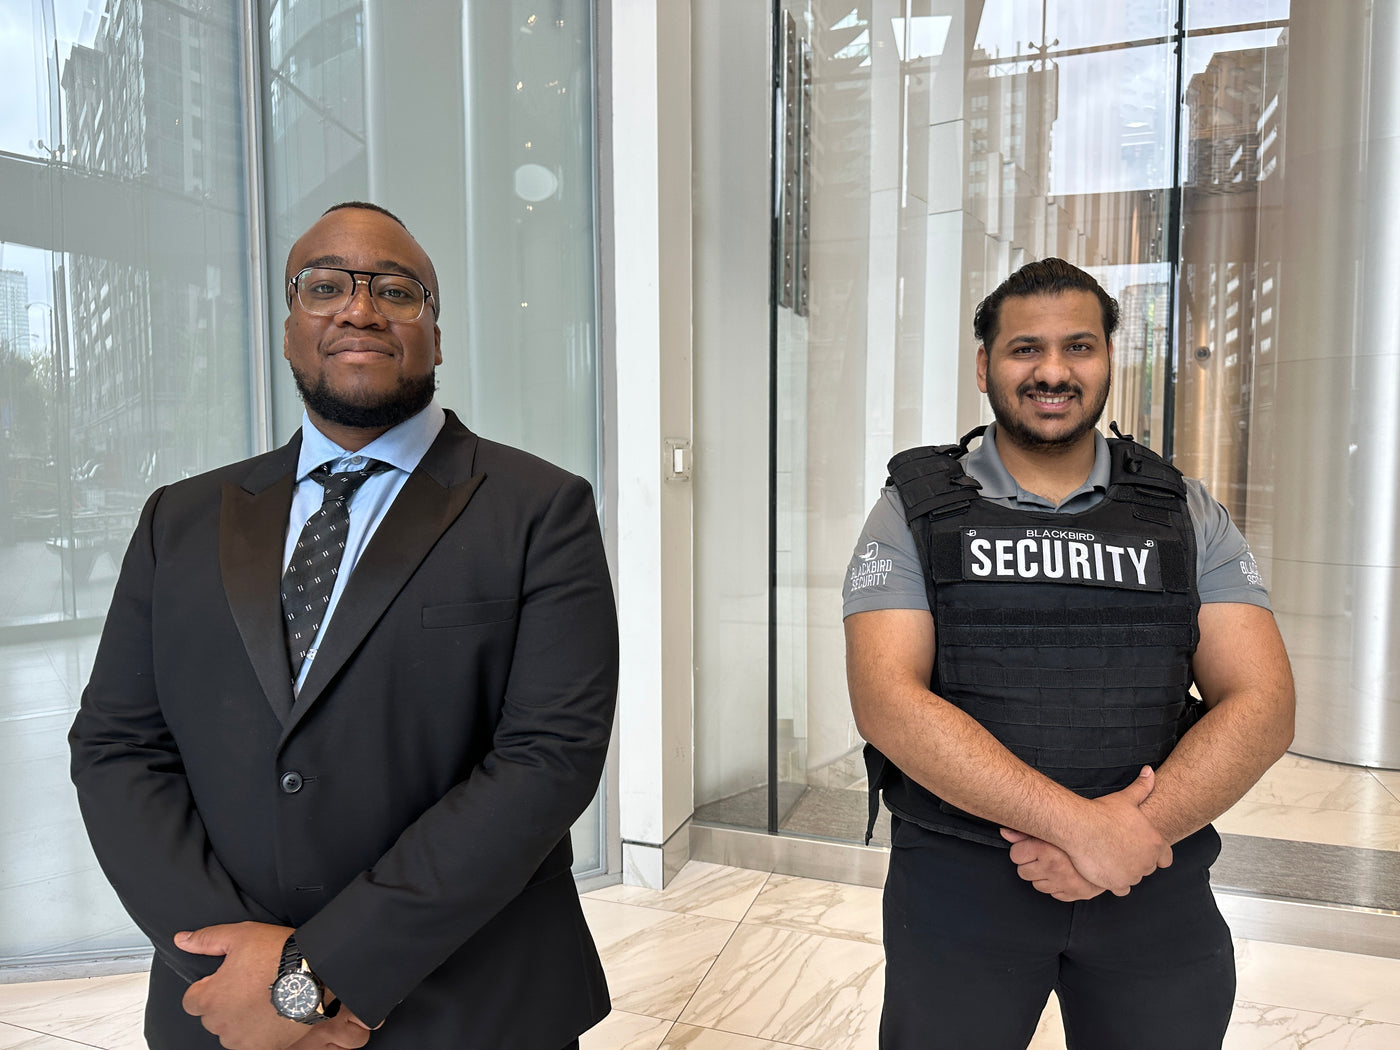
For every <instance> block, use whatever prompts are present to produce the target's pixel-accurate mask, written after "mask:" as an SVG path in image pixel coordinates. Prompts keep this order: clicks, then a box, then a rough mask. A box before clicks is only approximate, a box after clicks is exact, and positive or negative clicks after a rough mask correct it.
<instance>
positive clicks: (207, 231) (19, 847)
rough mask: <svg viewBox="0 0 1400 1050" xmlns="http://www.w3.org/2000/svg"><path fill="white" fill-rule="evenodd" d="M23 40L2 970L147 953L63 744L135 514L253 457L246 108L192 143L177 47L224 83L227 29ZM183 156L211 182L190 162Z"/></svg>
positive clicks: (79, 12)
mask: <svg viewBox="0 0 1400 1050" xmlns="http://www.w3.org/2000/svg"><path fill="white" fill-rule="evenodd" d="M17 6H19V5H9V7H10V9H11V11H13V9H15V8H16V7H17ZM23 6H24V8H25V10H29V5H23ZM99 13H101V15H102V17H98V14H99ZM9 17H14V16H13V14H9ZM20 28H21V31H22V32H24V31H27V33H28V36H27V37H21V35H20V34H15V35H14V36H12V37H11V36H7V37H6V40H7V41H10V40H19V39H23V40H24V42H25V49H23V50H19V51H17V52H16V53H15V54H13V55H11V56H9V59H12V61H11V60H6V68H7V70H8V71H9V74H10V75H9V77H8V80H7V83H8V84H9V85H10V86H11V87H12V89H13V94H12V95H11V96H10V100H11V103H12V104H9V105H7V106H6V116H5V119H4V120H3V121H0V151H3V152H0V201H3V202H5V203H3V204H0V207H3V208H4V209H5V220H6V230H7V231H8V232H7V236H8V237H9V240H7V241H6V242H4V243H0V578H3V579H4V580H5V581H6V586H5V587H4V588H3V597H2V598H0V666H3V668H4V672H5V674H4V677H3V679H0V721H4V722H5V723H6V724H7V726H8V727H9V728H8V729H7V731H6V732H5V733H4V734H3V736H0V781H3V783H4V791H5V799H6V805H5V806H4V808H3V810H0V856H3V857H4V858H5V863H4V864H3V865H0V962H16V961H22V962H25V963H29V964H34V963H41V962H43V961H45V960H46V959H51V958H55V957H60V956H62V957H68V958H71V957H75V956H76V957H82V956H84V955H87V954H96V955H110V954H119V953H121V952H124V951H139V950H141V947H142V945H143V938H142V937H141V935H140V933H139V932H138V931H137V930H136V929H135V928H134V927H133V926H132V925H131V924H130V923H129V921H128V920H127V919H126V916H125V913H124V912H123V911H122V908H121V906H120V904H119V903H118V902H117V900H116V897H115V896H114V895H113V893H112V891H111V890H110V889H109V888H108V886H107V882H106V879H105V878H104V877H103V876H102V873H101V872H100V871H99V870H98V868H97V864H96V862H95V860H94V859H93V857H92V855H91V853H90V852H89V849H88V845H87V837H86V835H85V833H84V831H83V827H82V823H81V821H80V820H79V817H78V813H77V805H76V802H75V800H74V798H73V792H72V788H71V786H70V785H69V783H68V776H67V757H66V750H67V749H66V742H65V734H66V732H67V729H68V725H69V723H71V721H72V718H73V713H74V711H75V710H76V707H77V703H78V697H79V693H80V691H81V689H82V687H83V685H84V684H85V682H86V677H87V673H88V671H89V669H90V667H91V661H92V655H93V652H94V650H95V647H96V641H97V634H98V632H99V631H100V630H101V626H102V620H103V617H104V616H105V614H106V610H107V605H108V603H109V601H110V599H111V593H112V587H113V584H114V582H115V580H116V574H117V569H118V565H119V562H120V560H121V557H122V552H123V550H124V549H125V547H126V542H127V538H128V537H129V536H130V534H131V530H132V528H133V526H134V524H135V521H136V516H137V513H138V512H139V510H140V508H141V505H142V503H143V502H144V501H145V499H146V497H147V496H148V495H149V494H150V492H151V491H152V490H153V489H154V488H155V487H156V486H158V485H161V484H165V483H167V482H170V481H174V480H176V479H178V478H180V477H183V476H186V475H189V474H193V473H196V472H198V471H202V470H205V469H207V468H209V467H213V466H216V465H218V464H220V463H225V462H228V461H230V460H234V459H239V458H241V457H243V456H246V455H248V454H249V453H250V452H251V451H252V450H253V447H254V443H255V439H254V435H253V425H252V411H251V401H250V388H251V383H250V378H249V362H250V357H249V351H248V347H249V340H250V327H249V316H250V310H249V297H248V287H249V283H248V282H249V276H250V275H249V273H248V258H249V247H248V239H247V234H246V231H247V229H248V216H247V211H246V194H245V189H244V185H243V179H242V172H243V171H244V164H245V155H244V148H243V138H242V128H243V120H244V113H243V111H242V107H241V105H240V104H239V101H238V97H237V95H236V94H234V93H233V92H229V93H226V94H224V95H222V96H221V97H219V98H218V99H217V100H214V101H213V102H211V106H217V107H218V111H217V112H214V111H213V110H212V109H211V108H210V106H206V108H205V115H206V116H208V117H211V118H212V119H211V120H210V122H209V124H208V125H207V126H206V127H205V128H204V129H200V128H199V126H198V122H197V119H196V118H193V116H192V113H191V108H190V106H191V103H190V101H188V100H191V99H193V98H195V97H196V96H195V94H194V93H193V91H192V90H191V88H192V85H191V84H190V83H189V76H190V71H189V69H188V67H187V66H186V65H185V64H184V61H183V60H184V56H185V54H186V53H187V52H186V50H185V49H184V48H182V47H181V46H180V41H181V40H187V41H190V42H191V44H192V45H193V44H194V43H196V42H197V43H198V46H199V53H200V55H201V56H202V60H203V62H204V63H205V68H207V69H208V70H209V71H210V73H211V75H214V76H217V77H219V78H221V79H223V80H225V81H226V82H229V83H235V84H236V83H237V79H238V64H237V63H238V54H239V39H240V35H239V29H238V26H237V25H236V24H235V23H234V22H232V21H230V20H229V19H228V18H227V16H224V15H221V14H219V13H217V12H215V11H214V9H213V8H211V7H205V8H201V9H200V10H199V11H194V10H190V11H184V10H181V9H177V8H171V7H170V6H169V5H154V4H149V3H142V2H140V0H116V2H114V3H111V4H108V5H107V7H106V10H105V13H103V12H94V10H93V9H92V7H91V5H76V4H35V5H33V14H32V20H30V21H28V24H25V21H23V20H21V22H20ZM17 100H20V101H18V102H17ZM196 138H201V139H202V142H201V149H202V151H203V156H205V157H206V158H207V159H208V160H209V162H210V163H211V165H213V166H214V167H215V168H216V169H217V170H218V171H219V172H220V176H219V177H218V178H217V179H215V180H213V181H212V182H206V181H205V180H204V179H203V177H202V176H203V172H202V171H201V170H200V168H199V167H198V166H197V165H195V164H191V163H187V162H186V160H185V158H186V157H187V156H191V157H192V156H195V155H197V154H195V153H194V152H192V151H193V145H194V140H195V139H196ZM19 202H24V204H23V205H21V204H20V203H19Z"/></svg>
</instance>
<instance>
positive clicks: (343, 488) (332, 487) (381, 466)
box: [309, 459, 389, 503]
mask: <svg viewBox="0 0 1400 1050" xmlns="http://www.w3.org/2000/svg"><path fill="white" fill-rule="evenodd" d="M388 469H389V464H388V463H381V462H380V461H379V460H377V459H367V460H365V465H364V467H363V468H362V469H360V470H346V471H342V472H340V473H338V474H332V473H331V469H330V466H329V465H328V464H322V465H321V466H319V467H317V468H316V469H315V470H313V471H312V472H311V474H310V475H309V476H310V478H311V480H312V481H314V482H316V483H317V484H318V485H320V486H321V487H322V488H323V489H325V496H324V498H323V499H322V503H329V502H331V501H332V500H348V499H349V498H350V497H351V496H352V495H354V493H355V490H356V489H358V488H359V487H360V486H361V485H363V484H364V483H365V482H366V481H368V480H369V479H370V478H371V477H372V476H373V475H375V474H378V473H380V472H381V471H385V470H388Z"/></svg>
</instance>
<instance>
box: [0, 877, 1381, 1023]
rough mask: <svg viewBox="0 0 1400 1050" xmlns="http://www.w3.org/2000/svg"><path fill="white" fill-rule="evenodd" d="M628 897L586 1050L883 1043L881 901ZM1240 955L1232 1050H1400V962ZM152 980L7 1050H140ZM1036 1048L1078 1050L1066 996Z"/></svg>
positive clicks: (59, 1009) (598, 933)
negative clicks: (707, 911) (607, 993)
mask: <svg viewBox="0 0 1400 1050" xmlns="http://www.w3.org/2000/svg"><path fill="white" fill-rule="evenodd" d="M755 887H756V888H755ZM750 894H752V897H751V900H752V903H751V904H750V905H749V906H748V908H747V910H746V911H745V912H744V913H743V916H742V918H741V919H740V920H738V921H735V920H730V919H721V918H714V917H711V916H708V915H703V914H699V913H698V912H696V911H686V910H683V909H685V908H687V907H692V906H698V907H701V908H717V909H718V910H720V911H721V912H723V913H725V914H732V913H733V909H734V908H735V904H734V900H735V899H736V898H738V897H747V896H748V895H750ZM617 896H618V889H617V887H608V888H606V889H603V890H598V891H595V892H593V893H590V894H588V895H586V896H585V898H584V911H585V914H586V915H587V916H588V921H589V925H590V927H591V928H592V930H593V932H594V936H595V938H596V940H597V942H598V945H599V949H600V951H601V953H602V955H603V965H604V967H605V969H606V970H607V973H608V982H609V985H610V987H611V989H612V992H613V1006H614V1009H613V1012H612V1014H611V1015H610V1016H609V1017H607V1018H606V1019H605V1020H604V1021H603V1022H602V1023H601V1024H599V1025H598V1026H597V1027H596V1028H595V1029H593V1031H591V1032H588V1033H586V1034H585V1035H584V1037H583V1038H582V1040H581V1047H582V1050H682V1048H684V1050H848V1048H849V1050H871V1048H873V1047H874V1046H875V1045H876V1041H877V1032H878V1025H879V1010H880V998H881V994H882V989H883V970H884V960H883V953H882V952H881V949H880V946H879V944H878V936H877V937H875V938H874V939H873V940H872V939H871V930H872V929H874V930H876V931H878V907H877V905H878V891H874V890H865V889H862V888H860V887H852V886H844V885H840V884H836V883H826V882H819V881H816V880H811V879H798V878H794V877H791V876H784V875H769V874H766V873H762V872H745V871H740V870H738V869H733V868H723V867H719V866H717V865H698V864H692V865H690V866H688V867H687V868H686V869H685V870H684V871H683V872H682V874H681V875H680V876H679V877H678V878H677V880H676V882H675V883H673V885H672V887H670V888H669V890H668V891H667V892H663V893H661V894H657V895H653V896H650V897H649V896H646V895H645V894H642V893H641V892H640V891H639V892H638V893H636V894H631V895H630V896H631V899H633V900H644V901H648V902H649V903H647V904H637V903H624V902H622V901H619V900H616V899H612V898H614V897H617ZM661 904H666V905H669V906H670V907H669V908H668V907H662V906H660V905H661ZM1236 957H1237V965H1238V971H1239V989H1238V995H1237V1001H1236V1004H1235V1011H1234V1016H1233V1019H1232V1021H1231V1027H1230V1031H1229V1034H1228V1035H1227V1036H1226V1039H1225V1050H1304V1048H1305V1050H1400V992H1397V989H1400V960H1396V959H1379V958H1372V957H1369V956H1360V955H1348V954H1345V953H1342V952H1329V951H1323V950H1320V949H1315V948H1301V947H1297V946H1293V945H1281V944H1271V943H1267V942H1263V941H1237V942H1236ZM145 981H146V978H145V975H144V974H129V975H122V976H116V977H97V978H90V979H87V980H80V981H51V982H43V983H31V984H0V1050H21V1048H22V1050H93V1048H97V1050H137V1048H139V1047H141V1046H143V1045H144V1044H143V1041H142V1039H141V1034H140V1032H141V1016H140V1015H141V1007H142V1002H143V999H144V993H145ZM372 1046H373V1043H372V1042H371V1047H372ZM1029 1050H1065V1043H1064V1035H1063V1031H1062V1028H1061V1024H1060V1018H1059V1010H1058V1004H1057V1002H1056V1000H1055V998H1054V996H1051V998H1050V1001H1049V1003H1048V1004H1047V1006H1046V1010H1045V1014H1044V1016H1043V1017H1042V1018H1041V1021H1040V1024H1039V1026H1038V1027H1037V1029H1036V1033H1035V1036H1034V1038H1033V1040H1032V1042H1031V1044H1030V1047H1029Z"/></svg>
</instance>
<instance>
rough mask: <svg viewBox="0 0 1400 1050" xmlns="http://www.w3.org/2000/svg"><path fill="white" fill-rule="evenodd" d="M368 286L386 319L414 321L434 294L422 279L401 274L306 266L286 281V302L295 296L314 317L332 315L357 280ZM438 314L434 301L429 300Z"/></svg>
mask: <svg viewBox="0 0 1400 1050" xmlns="http://www.w3.org/2000/svg"><path fill="white" fill-rule="evenodd" d="M361 281H364V282H365V284H367V285H368V286H369V298H370V302H371V303H373V304H374V309H375V310H376V312H378V314H379V315H380V316H381V317H383V318H384V320H386V321H400V322H407V321H416V320H418V318H420V317H422V316H423V307H424V306H426V305H428V304H429V303H430V302H432V298H433V293H432V292H430V291H428V289H427V288H425V287H423V282H422V281H419V280H417V279H415V278H413V277H409V276H408V275H407V274H402V273H368V272H366V271H363V270H341V269H337V268H335V267H333V266H308V267H307V268H306V269H304V270H302V271H301V272H300V273H299V274H297V275H296V276H295V277H293V278H291V279H290V280H288V281H287V305H288V306H291V305H292V296H293V295H295V296H296V299H297V302H298V303H300V304H301V308H302V309H303V310H305V311H306V312H307V313H309V314H315V315H316V316H317V317H333V316H335V315H336V314H338V313H340V311H342V310H344V309H345V308H346V307H347V306H349V305H350V300H351V299H353V298H354V297H355V290H356V289H357V288H358V287H359V285H360V282H361ZM432 307H433V316H434V317H437V303H435V302H432Z"/></svg>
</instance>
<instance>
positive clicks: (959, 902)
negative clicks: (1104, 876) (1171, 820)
mask: <svg viewBox="0 0 1400 1050" xmlns="http://www.w3.org/2000/svg"><path fill="white" fill-rule="evenodd" d="M891 836H892V840H893V847H892V849H891V850H890V872H889V877H888V879H887V880H886V883H885V903H884V911H885V959H886V971H885V1007H884V1013H883V1014H882V1016H881V1019H880V1046H881V1048H882V1050H943V1048H946V1050H1024V1048H1025V1047H1026V1046H1027V1044H1029V1042H1030V1040H1031V1037H1032V1036H1033V1035H1034V1034H1035V1026H1036V1022H1037V1021H1038V1019H1039V1018H1040V1015H1041V1013H1042V1011H1043V1010H1044V1008H1045V1004H1046V1001H1047V1000H1048V999H1049V996H1050V992H1051V991H1052V990H1053V991H1054V992H1055V993H1056V995H1058V996H1059V999H1060V1011H1061V1013H1062V1015H1063V1017H1064V1023H1065V1040H1066V1044H1067V1046H1068V1048H1069V1050H1129V1048H1131V1050H1219V1047H1220V1045H1221V1041H1222V1040H1223V1039H1224V1036H1225V1029H1226V1026H1227V1025H1228V1024H1229V1020H1230V1011H1231V1008H1232V1007H1233V1005H1234V998H1235V957H1234V948H1233V945H1232V944H1231V942H1230V930H1229V927H1227V926H1226V925H1225V920H1224V919H1222V918H1221V916H1220V911H1219V909H1218V908H1217V907H1216V905H1215V899H1214V898H1213V897H1212V896H1211V892H1210V865H1211V864H1212V863H1213V862H1214V861H1215V858H1216V856H1217V855H1218V854H1219V853H1220V836H1219V835H1217V834H1216V833H1215V829H1214V828H1210V827H1207V828H1204V829H1202V830H1201V831H1198V832H1196V834H1194V835H1191V836H1189V837H1188V838H1186V839H1183V840H1182V841H1181V842H1179V843H1178V844H1177V845H1176V847H1175V848H1174V850H1173V863H1172V866H1171V867H1170V868H1163V869H1160V870H1158V871H1156V872H1154V873H1153V874H1151V875H1149V876H1148V877H1147V878H1145V879H1143V880H1142V882H1140V883H1138V885H1137V886H1135V887H1133V890H1132V892H1131V893H1129V894H1128V895H1127V896H1126V897H1115V896H1113V895H1112V894H1108V893H1105V894H1100V895H1099V896H1098V897H1096V898H1094V899H1093V900H1091V901H1076V902H1074V903H1065V902H1063V901H1057V900H1055V899H1054V898H1053V897H1049V896H1046V895H1045V894H1043V893H1041V892H1039V891H1038V890H1036V889H1035V888H1034V887H1033V886H1031V885H1030V883H1028V882H1024V881H1023V880H1022V879H1021V878H1020V877H1019V876H1018V875H1017V874H1016V866H1015V865H1014V864H1013V863H1011V859H1010V857H1009V856H1008V854H1007V851H1006V850H1004V849H1000V848H998V847H996V846H985V845H981V844H979V843H974V842H968V841H965V840H963V839H959V838H955V837H953V836H951V835H942V834H938V833H936V832H931V831H928V830H926V829H924V828H921V827H919V826H917V825H915V824H911V823H909V822H908V821H902V820H900V819H899V818H898V817H896V818H894V821H893V825H892V831H891Z"/></svg>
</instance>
